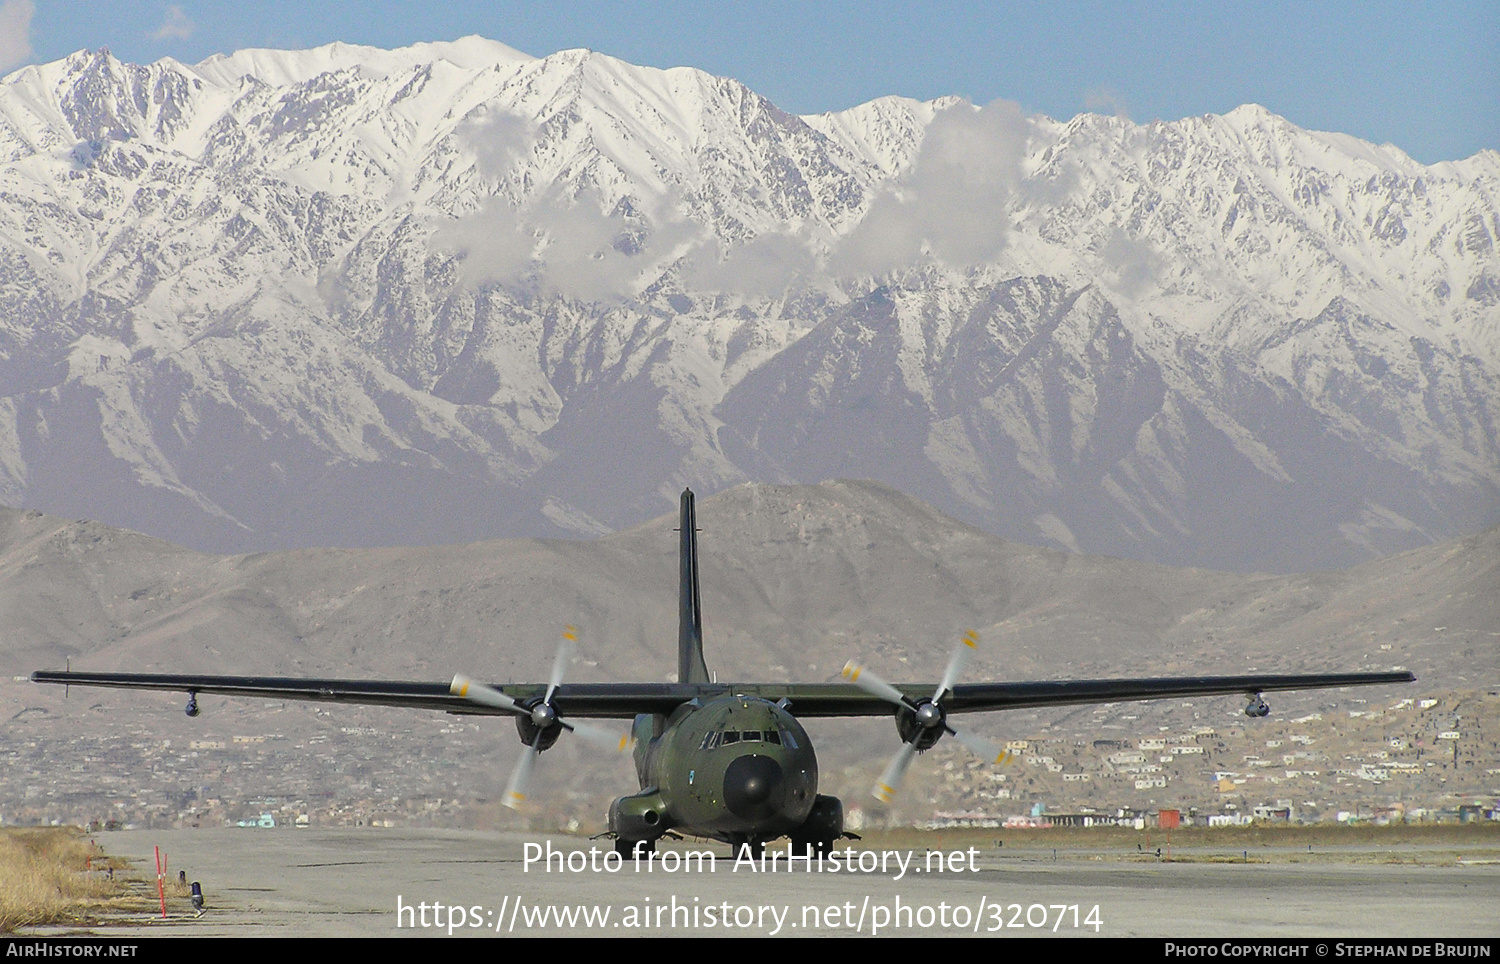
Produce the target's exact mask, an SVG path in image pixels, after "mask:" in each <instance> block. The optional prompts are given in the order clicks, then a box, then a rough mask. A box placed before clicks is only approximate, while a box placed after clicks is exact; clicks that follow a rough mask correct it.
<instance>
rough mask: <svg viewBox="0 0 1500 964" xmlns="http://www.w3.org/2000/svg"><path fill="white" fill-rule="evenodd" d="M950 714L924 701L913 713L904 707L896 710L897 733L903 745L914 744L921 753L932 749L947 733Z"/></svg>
mask: <svg viewBox="0 0 1500 964" xmlns="http://www.w3.org/2000/svg"><path fill="white" fill-rule="evenodd" d="M947 718H948V714H946V713H944V712H943V708H942V707H941V706H938V705H937V704H936V703H933V702H931V701H930V700H928V701H923V702H922V703H921V704H919V705H918V706H917V711H916V712H915V713H913V712H912V711H911V710H910V709H909V708H907V707H905V706H902V707H900V708H898V709H897V710H896V732H897V733H899V734H900V735H901V742H902V743H914V744H916V747H917V749H918V750H919V751H921V750H930V749H932V748H933V747H934V746H935V745H936V744H937V741H938V740H939V739H941V738H942V735H943V734H944V733H945V732H946V728H945V727H944V725H943V724H944V721H945V720H947Z"/></svg>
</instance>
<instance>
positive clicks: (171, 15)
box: [151, 5, 193, 40]
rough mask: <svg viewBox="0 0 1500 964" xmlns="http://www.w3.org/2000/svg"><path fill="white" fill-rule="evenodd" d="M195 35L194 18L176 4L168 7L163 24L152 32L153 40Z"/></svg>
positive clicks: (183, 37)
mask: <svg viewBox="0 0 1500 964" xmlns="http://www.w3.org/2000/svg"><path fill="white" fill-rule="evenodd" d="M192 35H193V20H192V18H191V17H189V16H188V15H187V14H185V13H183V12H182V8H181V7H179V6H176V5H173V6H170V7H168V8H167V14H166V16H165V17H164V18H163V19H162V22H161V26H160V27H157V28H156V31H155V32H154V33H152V34H151V39H152V40H186V39H188V38H189V37H191V36H192Z"/></svg>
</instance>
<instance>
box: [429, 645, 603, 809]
mask: <svg viewBox="0 0 1500 964" xmlns="http://www.w3.org/2000/svg"><path fill="white" fill-rule="evenodd" d="M577 643H578V630H577V629H575V628H574V627H572V626H568V627H566V628H565V629H564V630H563V638H562V643H561V644H559V645H558V647H557V656H556V657H554V658H553V660H552V676H551V678H549V679H548V681H547V690H546V693H545V695H543V696H542V698H541V700H540V701H538V702H535V703H530V704H527V703H522V702H521V701H520V700H517V699H515V698H514V697H511V696H508V695H507V694H506V693H504V692H503V691H501V690H498V689H496V688H495V687H493V686H487V685H485V684H484V683H480V682H477V681H476V680H473V679H470V678H469V677H467V676H464V675H463V674H459V675H457V676H454V677H453V683H452V684H451V685H450V686H449V687H448V691H449V692H450V693H452V694H453V695H454V696H458V697H462V698H463V699H466V700H468V701H470V702H471V703H478V704H479V705H480V706H489V707H493V708H495V709H498V710H504V711H506V712H508V713H514V714H516V717H517V718H518V719H517V722H518V725H519V726H520V729H521V732H522V741H523V744H524V745H525V747H526V749H525V750H524V751H522V753H521V757H520V759H518V760H517V761H516V766H515V769H513V770H511V772H510V782H509V783H507V784H506V786H505V796H504V797H502V798H501V803H503V804H505V806H507V807H509V808H510V809H512V810H519V809H520V808H521V804H523V803H525V802H526V793H525V788H526V784H527V782H528V781H529V780H530V778H531V771H532V769H533V768H534V767H535V766H536V758H537V757H538V756H540V755H541V753H542V751H543V750H545V749H547V748H548V747H550V746H551V745H552V744H553V743H554V742H555V741H556V740H557V736H558V734H559V732H560V731H561V730H567V731H569V732H571V733H576V734H577V735H579V736H581V737H583V738H584V739H585V740H587V741H588V742H590V743H593V744H595V745H597V746H601V747H604V748H606V749H609V750H612V751H615V752H619V753H624V752H626V751H627V750H629V749H630V737H629V735H628V734H627V735H626V736H623V737H617V736H615V735H614V734H613V733H610V732H609V731H608V730H605V729H602V728H600V727H597V726H593V725H591V724H588V723H573V722H569V721H568V720H565V719H563V718H562V717H561V716H558V714H557V707H556V706H554V705H553V704H552V697H553V696H554V695H556V693H557V688H558V687H559V686H561V685H562V680H563V673H565V672H566V671H567V668H568V664H569V663H570V662H571V661H572V659H573V650H574V649H575V648H576V645H577ZM528 730H529V731H532V735H531V737H530V739H529V740H528V739H526V733H527V731H528Z"/></svg>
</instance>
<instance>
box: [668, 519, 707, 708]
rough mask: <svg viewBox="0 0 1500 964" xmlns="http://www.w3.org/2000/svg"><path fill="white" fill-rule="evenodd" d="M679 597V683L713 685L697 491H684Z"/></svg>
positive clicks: (680, 542)
mask: <svg viewBox="0 0 1500 964" xmlns="http://www.w3.org/2000/svg"><path fill="white" fill-rule="evenodd" d="M679 534H680V537H681V538H680V540H679V546H680V548H679V550H678V577H679V582H678V595H677V607H678V611H677V680H678V682H682V683H709V682H712V680H710V679H709V676H708V664H706V663H705V662H703V607H702V604H701V600H700V598H699V595H698V517H697V513H696V512H694V510H693V490H692V489H683V490H682V523H681V527H680V530H679Z"/></svg>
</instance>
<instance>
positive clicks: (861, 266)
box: [829, 101, 1032, 277]
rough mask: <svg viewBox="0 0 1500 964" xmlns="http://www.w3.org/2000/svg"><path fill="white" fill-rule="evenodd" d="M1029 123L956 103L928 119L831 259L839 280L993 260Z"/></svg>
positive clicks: (998, 108) (1015, 111) (1012, 109)
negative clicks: (907, 158)
mask: <svg viewBox="0 0 1500 964" xmlns="http://www.w3.org/2000/svg"><path fill="white" fill-rule="evenodd" d="M1031 133H1032V125H1031V121H1030V120H1028V119H1027V118H1026V116H1025V115H1024V114H1022V113H1021V109H1020V107H1018V106H1017V105H1016V104H1013V103H1010V102H1009V101H995V102H994V103H992V104H990V105H988V106H986V107H984V108H982V109H979V110H976V109H975V108H974V107H973V105H971V104H967V103H964V104H959V105H957V106H955V107H952V108H950V109H949V110H945V111H943V112H942V113H941V114H939V115H938V116H937V117H935V118H933V121H932V124H931V126H929V127H928V129H927V134H926V136H925V137H924V138H923V141H922V148H921V151H920V152H919V153H918V154H917V157H916V160H915V161H914V162H913V164H912V168H911V170H910V171H909V172H908V173H907V174H906V175H904V176H902V177H900V178H897V179H896V180H894V181H891V182H888V183H886V184H885V185H882V186H881V188H880V190H879V193H877V194H876V196H875V199H874V201H872V202H871V204H870V210H869V212H868V213H866V215H865V216H864V218H863V219H862V220H861V221H860V223H859V225H858V226H857V227H856V228H855V229H854V230H853V231H852V232H850V233H849V235H848V236H847V237H846V238H845V239H844V240H843V242H842V243H841V244H840V245H839V246H838V248H837V249H836V250H835V251H834V253H833V256H832V257H831V258H830V259H829V268H830V270H831V271H832V272H833V273H834V275H836V276H840V277H843V276H848V275H880V274H884V273H885V272H888V271H893V270H896V269H899V268H903V267H907V266H909V265H913V264H917V263H921V262H924V261H939V262H942V263H943V264H946V265H948V266H950V267H955V268H966V267H972V266H974V265H979V264H985V263H988V262H990V261H992V260H993V259H994V258H995V257H996V256H997V255H998V254H999V253H1000V250H1001V248H1003V247H1004V246H1005V241H1006V237H1007V235H1008V234H1009V231H1010V222H1009V215H1008V208H1009V202H1010V201H1011V199H1012V198H1013V197H1014V196H1015V195H1016V193H1017V191H1018V190H1019V189H1020V187H1021V183H1022V175H1023V171H1022V162H1023V161H1024V160H1025V158H1026V150H1027V143H1028V141H1029V140H1030V137H1031Z"/></svg>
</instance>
